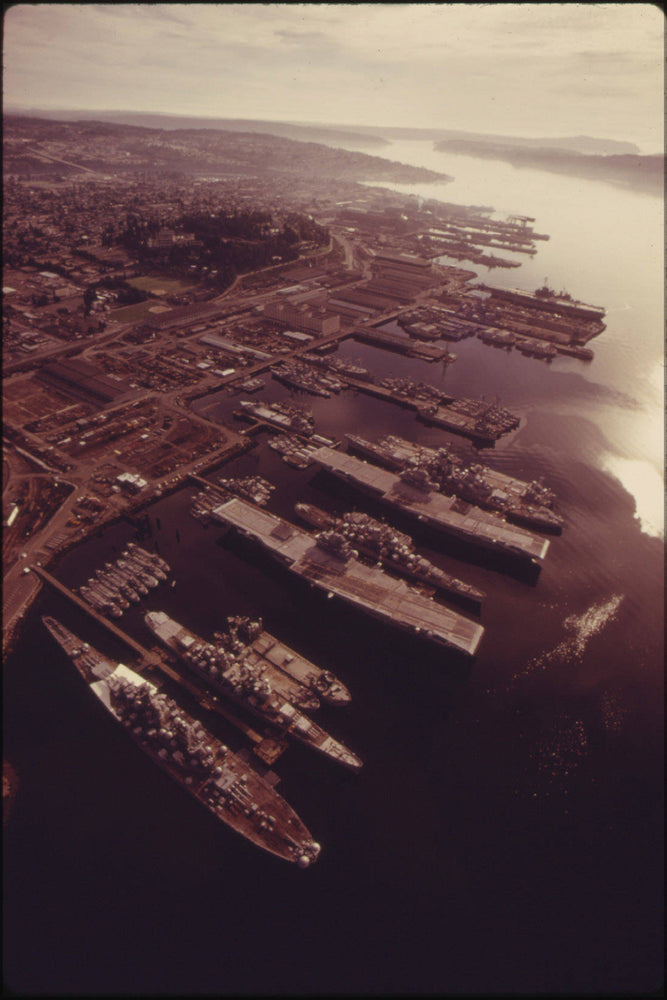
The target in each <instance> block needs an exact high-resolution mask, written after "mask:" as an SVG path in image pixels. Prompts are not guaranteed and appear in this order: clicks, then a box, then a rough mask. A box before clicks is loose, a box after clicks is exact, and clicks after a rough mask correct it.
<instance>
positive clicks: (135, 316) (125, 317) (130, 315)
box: [109, 299, 155, 323]
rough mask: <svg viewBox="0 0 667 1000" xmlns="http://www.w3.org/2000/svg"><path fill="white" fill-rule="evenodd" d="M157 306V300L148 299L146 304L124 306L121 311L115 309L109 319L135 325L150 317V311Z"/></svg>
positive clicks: (138, 303)
mask: <svg viewBox="0 0 667 1000" xmlns="http://www.w3.org/2000/svg"><path fill="white" fill-rule="evenodd" d="M154 306H155V299H146V301H145V302H137V303H136V304H135V305H133V306H123V307H122V308H121V309H113V310H112V311H111V312H110V313H109V319H116V320H118V322H119V323H135V322H136V321H137V320H140V319H144V318H145V317H146V316H149V315H150V310H151V309H152V308H153V307H154Z"/></svg>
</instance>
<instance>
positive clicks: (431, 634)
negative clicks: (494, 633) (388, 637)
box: [213, 499, 484, 656]
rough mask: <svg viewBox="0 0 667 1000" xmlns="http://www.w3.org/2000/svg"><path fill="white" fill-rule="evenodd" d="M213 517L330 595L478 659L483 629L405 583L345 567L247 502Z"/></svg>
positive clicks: (235, 502) (287, 525)
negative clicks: (257, 544)
mask: <svg viewBox="0 0 667 1000" xmlns="http://www.w3.org/2000/svg"><path fill="white" fill-rule="evenodd" d="M213 515H214V517H216V518H217V519H218V520H219V521H223V522H225V523H227V524H231V525H232V526H233V527H235V528H237V529H238V530H239V531H240V532H242V533H243V534H244V535H246V536H247V537H250V538H252V539H253V540H255V541H257V542H260V543H261V544H262V545H263V546H264V547H265V548H267V549H269V550H270V551H271V552H272V553H273V554H274V555H276V556H277V557H278V558H279V559H280V561H281V562H282V563H283V564H284V565H287V566H288V567H289V568H290V569H291V570H292V571H293V572H295V573H297V574H298V575H299V576H301V577H303V578H304V579H305V580H307V581H309V582H310V583H313V584H315V585H316V586H318V587H319V588H321V589H323V590H325V591H327V592H328V593H331V594H335V595H336V596H338V597H340V598H341V599H342V600H344V601H346V602H347V603H350V604H354V605H355V606H357V607H360V608H362V609H363V610H365V611H367V612H368V613H370V614H372V615H374V616H375V617H378V618H381V619H383V620H388V621H391V622H393V623H394V624H396V625H397V626H399V627H402V628H404V629H408V630H410V631H413V632H417V633H423V634H424V635H425V637H426V638H430V639H434V640H436V641H439V642H442V643H444V644H445V645H447V646H450V647H452V648H454V649H456V650H458V651H460V652H462V653H465V654H467V655H469V656H474V655H475V653H476V651H477V647H478V645H479V643H480V640H481V638H482V635H483V634H484V629H483V627H482V626H481V625H479V624H478V623H477V622H475V621H472V620H471V619H469V618H466V617H465V616H464V615H461V614H458V613H457V612H455V611H452V610H451V609H449V608H446V607H445V606H444V605H442V604H438V603H437V602H435V601H432V600H429V599H428V598H425V597H423V596H422V595H420V594H418V593H416V592H415V591H414V590H412V589H411V588H410V587H409V586H408V585H407V584H406V583H405V582H404V581H403V580H399V579H394V578H393V577H390V576H388V575H387V574H386V573H384V572H383V571H382V570H380V569H377V568H375V567H372V566H365V565H363V564H362V563H360V562H359V561H358V560H356V559H351V560H350V561H349V562H347V563H345V562H343V561H342V560H341V559H338V558H337V557H336V556H335V555H333V554H331V553H329V552H326V551H325V550H324V549H322V548H320V546H318V545H317V544H316V543H315V541H314V540H313V537H312V536H311V535H310V534H308V533H307V532H305V531H301V530H300V529H299V528H297V527H296V526H295V525H293V524H290V523H289V522H287V521H283V520H282V519H281V518H279V517H276V515H275V514H269V513H268V512H267V511H263V510H259V509H258V508H256V507H253V506H251V505H250V504H247V503H245V502H244V501H242V500H238V499H234V500H229V501H228V502H227V503H225V504H221V506H220V507H217V508H216V509H215V510H214V511H213Z"/></svg>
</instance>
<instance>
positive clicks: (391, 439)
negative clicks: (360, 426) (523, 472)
mask: <svg viewBox="0 0 667 1000" xmlns="http://www.w3.org/2000/svg"><path fill="white" fill-rule="evenodd" d="M347 440H348V442H349V443H350V446H351V447H352V448H353V449H354V451H358V452H359V453H360V454H362V455H364V456H366V457H368V458H370V459H371V460H372V461H373V462H377V463H378V464H379V465H384V466H386V467H387V468H389V469H392V470H394V471H400V472H402V471H404V470H406V469H410V468H416V469H423V470H424V471H425V472H426V473H427V474H428V476H429V479H430V480H431V482H433V484H434V485H435V486H436V488H437V489H438V490H439V491H440V493H444V494H445V495H446V496H457V497H460V498H461V499H462V500H465V501H467V502H468V503H471V504H475V505H476V506H478V507H483V508H484V509H486V510H491V511H495V512H498V513H501V514H503V515H504V516H505V517H506V518H507V520H508V521H512V522H514V523H515V524H526V525H528V526H529V527H532V528H540V529H541V530H542V531H550V532H552V533H553V534H560V533H561V531H562V529H563V518H562V517H560V515H558V514H556V513H555V512H554V511H553V510H551V507H552V505H553V502H554V499H555V497H554V494H553V493H552V491H551V490H549V489H547V487H546V486H544V485H543V484H542V483H540V482H538V481H537V480H533V481H532V482H530V483H527V482H524V481H522V480H521V479H515V478H514V477H513V476H508V475H506V474H505V473H503V472H497V471H496V470H495V469H491V468H489V467H488V466H484V465H479V464H476V463H474V464H471V465H468V464H466V463H465V462H464V460H463V459H462V458H461V457H460V456H459V455H457V454H456V453H455V452H454V451H452V449H451V448H448V447H441V448H428V447H425V446H424V445H418V444H416V443H415V442H414V441H407V440H405V439H404V438H400V437H395V436H394V435H389V436H387V437H385V438H383V439H382V440H381V441H378V442H374V441H368V440H367V439H366V438H363V437H360V436H359V435H357V434H348V435H347Z"/></svg>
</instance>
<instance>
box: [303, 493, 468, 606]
mask: <svg viewBox="0 0 667 1000" xmlns="http://www.w3.org/2000/svg"><path fill="white" fill-rule="evenodd" d="M294 510H295V511H296V513H297V514H298V515H299V517H300V518H301V519H302V520H304V521H305V522H306V524H310V525H311V526H312V527H314V528H317V529H318V530H320V531H322V530H333V531H339V532H340V533H341V534H342V535H343V537H344V538H346V539H347V541H349V542H350V544H351V545H353V546H354V547H355V548H356V549H358V550H359V552H360V553H361V554H362V555H365V556H368V557H369V558H371V559H374V560H377V563H378V565H382V566H384V567H385V568H386V569H389V570H392V571H393V572H395V573H399V574H401V575H402V576H408V577H411V578H412V579H415V580H419V581H420V582H422V583H424V584H426V585H427V586H428V587H435V588H437V589H438V590H442V591H443V592H444V593H446V594H449V595H450V596H452V597H457V598H460V599H465V600H466V601H467V602H469V603H471V604H474V605H476V606H479V605H481V603H482V601H483V600H484V597H485V594H484V591H482V590H478V589H477V587H473V586H472V585H471V584H469V583H465V582H464V581H463V580H458V579H457V578H456V577H455V576H451V575H450V574H449V573H445V571H444V570H442V569H440V568H439V567H438V566H434V565H433V563H431V562H429V561H428V559H425V558H424V557H423V556H420V555H418V554H417V553H416V552H415V550H414V549H415V546H414V542H413V541H412V539H411V538H410V536H409V535H406V534H405V533H404V532H402V531H398V530H397V529H396V528H394V527H392V525H390V524H387V523H386V521H377V520H376V519H375V518H373V517H371V516H370V515H369V514H364V513H363V512H362V511H350V512H348V513H346V514H343V516H342V517H334V516H333V515H331V514H327V513H326V511H323V510H320V508H319V507H315V506H313V505H312V504H308V503H297V504H295V506H294Z"/></svg>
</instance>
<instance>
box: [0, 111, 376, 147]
mask: <svg viewBox="0 0 667 1000" xmlns="http://www.w3.org/2000/svg"><path fill="white" fill-rule="evenodd" d="M6 113H10V114H16V115H26V114H27V115H29V116H30V117H32V118H43V119H50V120H55V121H68V122H74V121H103V122H114V123H116V124H118V125H137V126H142V127H144V128H159V129H165V130H171V129H218V130H222V131H227V132H265V133H268V134H269V135H279V136H283V137H285V138H287V139H297V140H301V141H303V142H326V143H328V144H330V145H331V144H334V143H336V142H339V143H341V145H343V146H368V147H378V146H388V145H389V142H388V140H387V139H384V138H383V137H382V136H379V135H369V134H365V133H363V132H356V131H354V130H353V129H349V130H348V129H345V130H343V129H338V128H334V127H328V126H326V125H301V124H297V123H296V122H272V121H264V120H262V119H255V118H202V117H199V116H194V115H173V114H167V113H158V112H144V111H68V110H65V111H42V110H40V109H37V108H35V109H34V110H31V111H29V112H26V111H20V110H18V109H17V110H13V109H11V108H8V109H6Z"/></svg>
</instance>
